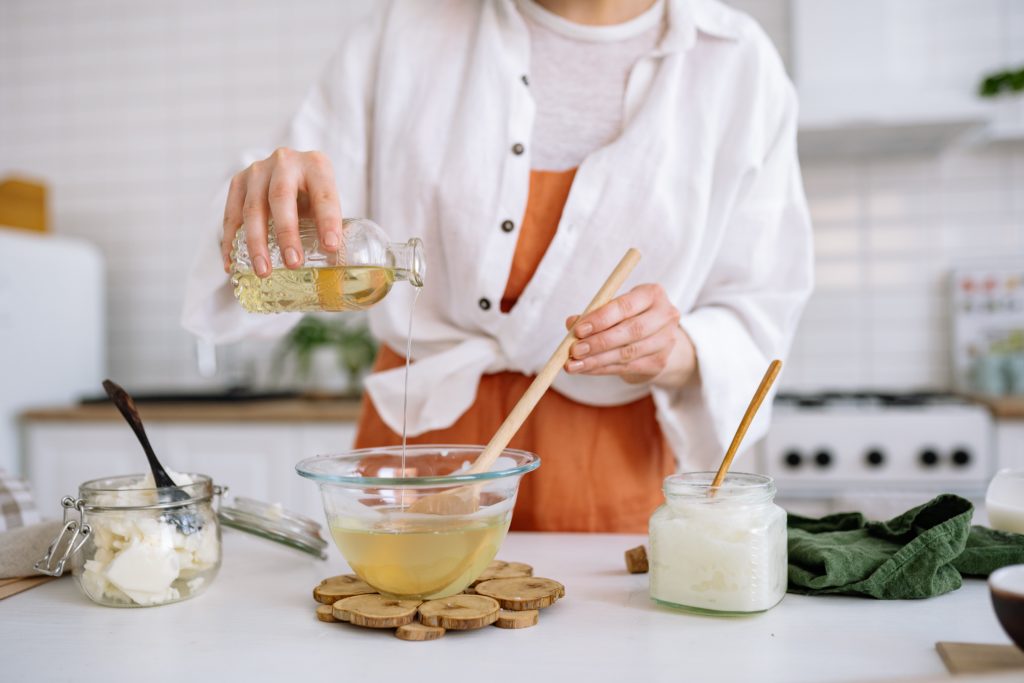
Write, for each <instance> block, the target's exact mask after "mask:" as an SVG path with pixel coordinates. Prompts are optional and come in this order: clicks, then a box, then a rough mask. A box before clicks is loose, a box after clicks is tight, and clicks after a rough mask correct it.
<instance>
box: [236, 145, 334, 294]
mask: <svg viewBox="0 0 1024 683" xmlns="http://www.w3.org/2000/svg"><path fill="white" fill-rule="evenodd" d="M271 217H273V219H274V232H275V234H276V235H277V243H278V244H279V245H280V247H281V257H282V258H283V259H284V264H285V265H286V266H287V267H288V268H298V267H300V266H301V265H302V261H303V258H302V243H301V241H300V240H299V218H310V217H311V218H313V219H314V220H316V228H317V232H318V233H319V234H320V242H321V244H323V245H324V248H325V249H326V250H327V251H337V249H338V247H339V246H340V245H341V205H340V204H339V202H338V192H337V189H336V187H335V185H334V169H333V168H332V167H331V162H330V160H329V159H328V158H327V157H326V156H325V155H324V154H323V153H321V152H296V151H295V150H291V149H287V148H284V147H281V148H279V149H277V150H276V151H275V152H274V153H273V154H271V155H270V156H269V157H267V158H266V159H263V160H262V161H257V162H254V163H253V164H252V165H251V166H249V168H247V169H245V170H244V171H242V172H241V173H238V174H237V175H235V177H233V178H232V179H231V187H230V189H229V190H228V201H227V203H226V204H225V206H224V234H223V235H222V237H221V242H220V251H221V256H222V257H223V259H224V270H225V271H229V270H230V269H231V242H232V241H233V240H234V239H235V233H236V232H237V231H238V228H239V226H242V227H243V228H244V230H245V241H246V244H247V245H248V247H249V254H250V256H251V257H252V266H253V270H255V271H256V274H257V275H258V276H260V277H267V276H268V275H270V254H269V251H268V249H267V221H269V220H270V218H271Z"/></svg>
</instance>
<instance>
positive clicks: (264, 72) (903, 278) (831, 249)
mask: <svg viewBox="0 0 1024 683" xmlns="http://www.w3.org/2000/svg"><path fill="white" fill-rule="evenodd" d="M961 1H962V2H970V0H961ZM371 4H372V0H358V1H353V0H345V1H342V0H291V1H290V2H287V3H282V2H277V1H275V0H232V1H230V2H228V1H217V2H208V3H199V2H187V3H186V2H173V3H172V2H160V1H158V0H106V1H100V0H96V1H91V2H85V1H84V0H83V1H78V2H75V1H71V0H65V1H57V0H3V2H0V176H2V175H4V174H6V173H9V172H14V171H20V172H23V173H26V174H28V175H30V176H35V177H38V178H41V179H43V180H45V181H46V182H47V183H49V185H50V188H51V206H50V208H51V212H52V216H53V226H54V229H55V230H56V232H59V233H64V234H72V235H80V236H83V237H86V238H88V239H90V240H92V241H94V242H95V243H97V244H98V245H99V246H100V247H101V249H102V250H103V252H104V254H105V255H106V258H107V263H108V268H109V282H110V292H109V301H108V310H109V315H110V320H109V322H108V326H109V338H110V350H109V369H110V374H111V376H113V377H116V378H118V379H119V380H120V381H122V382H123V383H125V384H126V385H128V386H131V387H133V388H140V387H151V386H160V385H191V384H196V383H199V382H200V381H201V380H200V378H199V377H198V376H197V374H196V372H195V363H194V353H193V345H192V340H191V339H190V337H189V335H187V334H186V333H185V332H184V331H182V330H181V329H180V328H179V326H178V322H177V319H178V313H179V309H180V305H181V298H182V281H183V279H184V276H185V273H186V271H187V268H188V266H189V262H190V259H191V254H192V252H193V249H194V246H193V240H194V235H195V234H196V232H197V231H198V230H199V229H200V228H203V227H208V226H205V225H204V222H205V221H207V220H208V219H209V216H210V206H209V204H210V199H211V196H212V195H213V193H214V192H215V190H216V189H217V187H218V185H219V183H220V182H221V180H222V178H224V177H225V175H226V174H227V172H228V171H229V170H230V169H232V167H233V165H234V164H235V162H236V159H237V156H238V154H239V152H240V151H241V150H242V149H243V148H245V147H251V146H259V145H261V144H265V143H266V141H267V140H268V139H269V138H270V137H271V136H272V135H273V134H274V132H275V131H276V130H277V129H278V128H279V127H280V126H281V125H282V123H283V122H284V121H285V120H286V119H287V117H288V116H289V114H290V113H291V112H292V111H293V110H294V108H295V106H296V105H297V103H298V101H299V99H300V98H301V96H302V94H303V93H304V91H305V90H306V88H307V87H308V85H309V84H310V83H311V81H312V80H313V78H314V77H315V75H316V74H317V72H318V70H319V68H320V65H321V64H322V63H323V62H324V61H325V60H326V58H327V56H328V54H329V52H330V50H331V49H332V46H333V44H334V40H335V33H336V31H337V28H338V27H340V26H341V25H343V24H344V22H346V21H351V20H352V18H353V17H356V16H358V15H359V14H361V13H362V12H364V11H365V10H366V9H367V8H368V7H369V6H370V5H371ZM734 4H737V5H739V6H741V7H742V8H744V9H746V10H748V11H751V12H753V13H754V14H755V15H757V16H759V17H760V18H762V20H763V22H764V25H765V26H766V28H767V29H768V30H769V32H770V33H772V34H773V35H774V36H776V38H777V40H779V41H780V43H781V44H785V43H786V42H787V41H786V39H787V35H788V34H787V28H788V22H789V13H788V7H789V5H788V3H787V2H786V0H736V2H735V3H734ZM1022 40H1024V34H1022ZM784 52H788V51H786V50H784ZM996 66H999V65H993V67H996ZM805 181H806V184H807V189H808V193H809V196H810V200H811V205H812V211H813V214H814V218H815V234H816V238H817V243H818V244H817V254H818V257H817V260H818V282H819V285H818V291H817V292H816V294H815V295H814V298H813V300H812V302H811V304H810V306H809V308H808V311H807V314H806V316H805V318H804V321H803V323H802V325H801V331H800V334H799V336H798V339H797V343H796V347H795V350H794V354H793V358H792V359H791V362H790V363H789V365H788V368H787V372H786V374H785V383H786V384H787V385H788V386H790V387H791V388H792V387H821V386H846V387H853V386H863V385H883V386H886V385H895V386H906V385H908V384H909V385H942V384H945V383H946V381H947V379H948V372H947V359H946V354H947V342H946V326H947V320H948V319H947V315H946V311H945V306H946V294H945V291H944V287H943V283H944V276H945V272H946V269H947V268H948V267H949V266H950V265H951V264H953V263H954V262H955V261H957V260H958V259H960V258H962V257H965V256H986V255H1011V256H1012V255H1015V256H1021V257H1024V145H1018V146H1016V148H1006V149H1003V148H995V147H989V148H984V149H980V150H968V151H954V152H951V153H948V154H946V155H943V156H942V157H940V158H926V159H917V160H900V161H879V162H874V163H872V162H858V163H855V164H835V165H814V166H808V167H806V168H805Z"/></svg>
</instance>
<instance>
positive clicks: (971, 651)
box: [935, 643, 1024, 674]
mask: <svg viewBox="0 0 1024 683" xmlns="http://www.w3.org/2000/svg"><path fill="white" fill-rule="evenodd" d="M935 649H936V650H938V651H939V656H941V657H942V661H943V663H944V664H945V665H946V669H947V670H949V673H951V674H980V673H991V672H993V671H1009V670H1012V669H1022V670H1024V652H1021V651H1020V650H1019V649H1018V648H1017V647H1016V646H1014V645H987V644H985V643H936V644H935Z"/></svg>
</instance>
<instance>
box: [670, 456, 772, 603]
mask: <svg viewBox="0 0 1024 683" xmlns="http://www.w3.org/2000/svg"><path fill="white" fill-rule="evenodd" d="M714 477H715V473H714V472H689V473H684V474H676V475H673V476H671V477H668V478H667V479H666V480H665V484H664V492H665V500H666V503H665V504H664V505H662V506H661V507H660V508H658V509H657V510H656V511H655V513H654V514H653V515H651V520H650V547H651V555H650V563H651V567H650V582H651V588H650V590H651V597H652V598H653V599H654V600H655V601H657V602H659V603H662V604H665V605H668V606H671V607H681V608H685V609H689V610H692V611H699V612H709V613H717V614H750V613H755V612H763V611H765V610H768V609H771V608H772V607H774V606H775V605H776V604H778V603H779V601H780V600H782V598H783V596H784V595H785V594H786V585H787V582H788V579H787V572H788V569H787V552H786V512H785V510H783V509H782V508H780V507H779V506H778V505H776V504H775V503H774V502H773V499H774V497H775V483H774V482H773V481H772V479H771V478H770V477H765V476H761V475H756V474H741V473H736V474H729V475H727V476H726V478H725V481H724V482H723V484H722V486H721V487H720V488H719V489H718V490H717V491H716V492H715V495H713V496H709V495H708V493H709V490H710V488H711V481H712V480H713V479H714Z"/></svg>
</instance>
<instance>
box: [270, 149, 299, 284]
mask: <svg viewBox="0 0 1024 683" xmlns="http://www.w3.org/2000/svg"><path fill="white" fill-rule="evenodd" d="M292 154H293V152H291V151H289V150H286V149H279V150H277V151H276V152H274V156H273V159H274V161H275V162H276V163H275V164H274V167H273V171H272V172H271V175H270V182H269V185H268V186H267V199H268V203H269V205H270V213H271V215H272V216H273V217H274V233H275V234H276V235H277V243H278V245H279V246H280V248H281V259H282V260H283V261H284V265H285V266H286V267H288V268H298V267H299V266H301V265H302V261H303V257H302V240H301V239H300V238H299V215H298V194H299V176H300V169H299V166H298V165H297V164H296V163H294V162H293V161H292V158H291V157H292Z"/></svg>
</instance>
